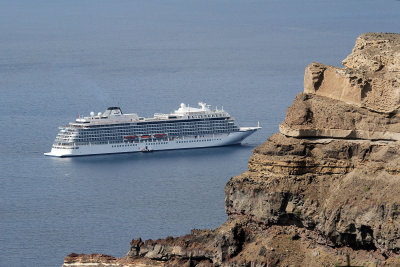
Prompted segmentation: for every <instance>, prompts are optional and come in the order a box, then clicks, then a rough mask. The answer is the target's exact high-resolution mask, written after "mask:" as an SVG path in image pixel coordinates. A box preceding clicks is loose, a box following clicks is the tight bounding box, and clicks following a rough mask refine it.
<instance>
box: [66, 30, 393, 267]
mask: <svg viewBox="0 0 400 267" xmlns="http://www.w3.org/2000/svg"><path fill="white" fill-rule="evenodd" d="M343 65H344V68H337V67H332V66H326V65H323V64H320V63H312V64H311V65H309V66H308V67H307V68H306V71H305V78H304V93H301V94H299V95H297V96H296V98H295V100H294V102H293V104H292V106H291V107H289V108H288V110H287V116H286V118H285V120H284V122H282V124H281V125H280V132H279V133H277V134H274V135H273V136H271V137H270V138H268V140H267V141H266V142H265V143H264V144H262V145H260V146H258V147H257V148H255V149H254V150H253V155H252V156H251V158H250V160H249V168H248V171H246V172H245V173H243V174H241V175H238V176H236V177H233V178H232V179H231V180H230V181H229V182H228V184H227V185H226V187H225V195H226V197H225V202H226V212H227V214H228V220H227V221H226V222H225V223H224V224H223V225H221V226H220V227H219V228H217V229H213V230H193V231H192V233H191V234H189V235H186V236H181V237H177V238H172V237H169V238H166V239H160V240H155V241H153V240H147V241H142V240H141V239H136V240H133V241H132V242H131V248H130V251H129V252H128V254H127V256H126V257H125V258H122V259H116V258H113V257H109V256H104V255H76V254H71V255H69V256H68V257H66V258H65V260H64V262H65V263H64V266H76V267H78V266H87V265H88V264H91V266H108V265H110V266H111V265H113V266H335V265H336V266H338V265H342V266H346V265H347V264H348V263H349V262H350V264H352V266H354V265H359V266H396V265H400V236H399V234H400V197H399V192H400V143H399V142H398V141H399V140H400V115H399V114H398V110H399V105H400V88H399V82H400V72H399V71H400V35H398V34H380V33H379V34H378V33H367V34H363V35H361V36H360V37H359V38H358V39H357V41H356V45H355V47H354V49H353V52H352V53H351V54H350V55H349V56H348V57H347V58H346V59H345V60H344V61H343Z"/></svg>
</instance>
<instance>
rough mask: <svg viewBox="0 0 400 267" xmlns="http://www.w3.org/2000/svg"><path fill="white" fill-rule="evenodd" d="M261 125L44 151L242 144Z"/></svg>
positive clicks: (93, 152)
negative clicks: (219, 131) (227, 131)
mask: <svg viewBox="0 0 400 267" xmlns="http://www.w3.org/2000/svg"><path fill="white" fill-rule="evenodd" d="M258 129H259V127H249V128H241V129H240V131H237V132H233V133H229V134H228V133H224V134H214V135H205V136H187V137H180V138H174V139H168V138H167V139H165V138H164V139H159V140H153V141H151V140H148V141H141V142H134V141H133V142H124V143H116V144H96V145H94V144H88V145H80V146H75V147H70V148H63V149H60V148H52V150H51V152H48V153H44V155H46V156H52V157H74V156H89V155H101V154H117V153H133V152H151V151H162V150H175V149H189V148H204V147H216V146H227V145H235V144H240V143H241V142H242V141H243V140H244V139H245V138H246V137H248V136H250V135H251V134H253V133H254V132H255V131H257V130H258Z"/></svg>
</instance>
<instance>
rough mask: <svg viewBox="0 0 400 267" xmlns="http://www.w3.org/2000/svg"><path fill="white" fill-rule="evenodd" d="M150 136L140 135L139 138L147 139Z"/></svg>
mask: <svg viewBox="0 0 400 267" xmlns="http://www.w3.org/2000/svg"><path fill="white" fill-rule="evenodd" d="M150 137H151V136H150V135H142V136H141V137H140V138H142V139H149V138H150Z"/></svg>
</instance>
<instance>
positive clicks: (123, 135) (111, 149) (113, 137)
mask: <svg viewBox="0 0 400 267" xmlns="http://www.w3.org/2000/svg"><path fill="white" fill-rule="evenodd" d="M260 128H261V127H260V126H259V125H258V126H257V127H238V126H237V125H236V124H235V121H234V118H232V117H231V116H230V115H229V113H227V112H226V111H224V110H223V108H222V109H220V110H218V109H214V110H211V109H210V106H209V105H206V104H205V103H202V102H200V103H199V108H193V107H190V106H187V105H185V104H183V103H182V104H181V106H180V108H179V109H178V110H175V111H174V112H172V113H170V114H160V113H156V114H154V117H153V118H143V117H139V116H138V115H137V114H123V113H122V111H121V109H120V108H119V107H110V108H108V109H107V110H106V112H104V113H103V114H102V113H101V112H99V113H98V114H97V115H95V113H94V112H91V113H90V116H88V117H83V118H78V119H76V121H75V122H70V123H69V125H67V126H62V127H59V129H60V132H59V133H58V135H57V137H56V140H55V141H54V144H53V146H52V149H51V152H48V153H44V154H45V155H47V156H54V157H71V156H84V155H98V154H111V153H130V152H150V151H156V150H169V149H186V148H201V147H214V146H226V145H233V144H239V143H240V142H241V141H242V140H243V139H245V138H246V137H248V136H249V135H251V134H252V133H254V132H255V131H257V130H258V129H260Z"/></svg>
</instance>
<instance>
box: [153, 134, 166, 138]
mask: <svg viewBox="0 0 400 267" xmlns="http://www.w3.org/2000/svg"><path fill="white" fill-rule="evenodd" d="M153 136H154V138H163V137H166V136H167V135H166V134H154V135H153Z"/></svg>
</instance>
